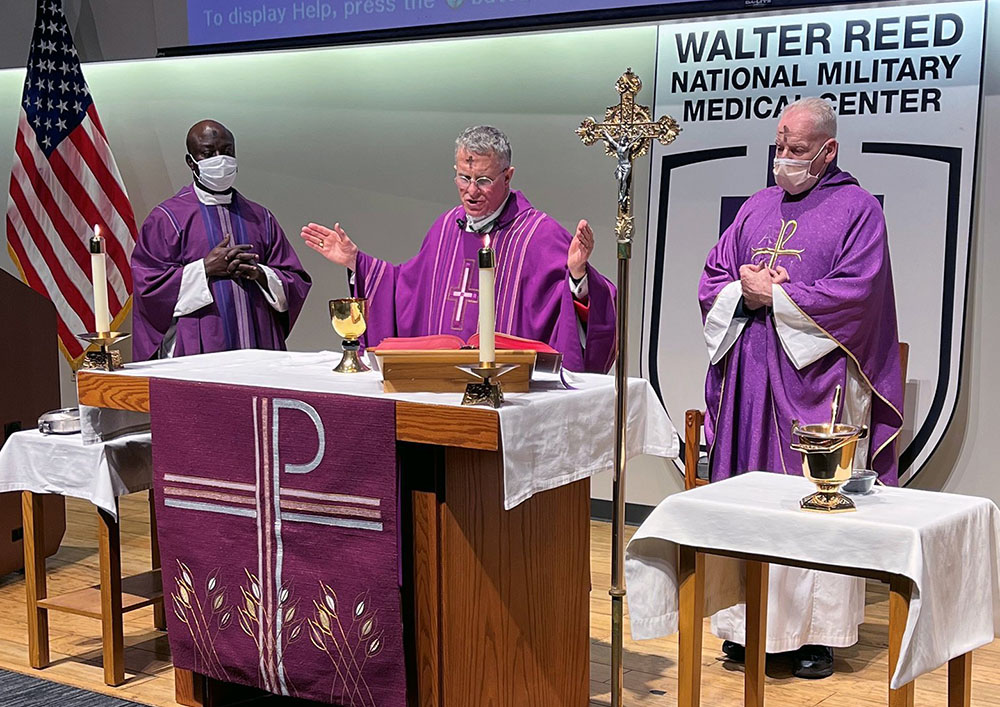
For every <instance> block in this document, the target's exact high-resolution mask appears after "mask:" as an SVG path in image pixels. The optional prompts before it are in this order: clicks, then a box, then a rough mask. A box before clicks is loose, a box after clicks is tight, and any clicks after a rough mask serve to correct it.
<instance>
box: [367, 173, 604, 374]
mask: <svg viewBox="0 0 1000 707" xmlns="http://www.w3.org/2000/svg"><path fill="white" fill-rule="evenodd" d="M465 219H466V214H465V209H464V208H462V207H461V206H457V207H455V208H454V209H451V210H450V211H447V212H445V213H443V214H442V215H441V216H439V217H438V219H437V220H436V221H435V222H434V225H433V226H431V229H430V230H429V231H428V232H427V236H426V237H425V238H424V242H423V244H422V245H421V247H420V252H419V253H417V255H416V256H415V257H413V258H412V259H410V260H409V261H407V262H405V263H403V264H402V265H393V264H391V263H388V262H386V261H384V260H379V259H378V258H373V257H372V256H370V255H368V254H366V253H361V252H359V253H358V264H357V272H356V273H355V282H354V288H353V289H354V293H355V296H358V297H367V298H368V309H369V318H368V331H367V333H366V334H365V344H366V345H367V346H375V345H377V344H378V343H379V342H380V341H382V339H384V338H386V337H388V336H426V335H431V334H454V335H456V336H459V337H461V338H462V339H464V340H467V339H468V338H469V337H470V336H472V335H473V334H474V333H476V331H477V328H478V320H479V304H478V301H479V266H478V260H477V256H476V254H477V252H478V250H479V249H480V248H482V247H483V241H484V236H483V235H480V234H476V233H469V232H467V231H465V230H464V228H462V227H461V226H459V225H458V222H459V221H460V220H461V221H462V222H463V223H464V221H465ZM488 236H489V239H490V245H491V246H492V247H493V248H494V249H495V251H496V286H495V291H496V330H497V331H498V332H502V333H505V334H512V335H514V336H520V337H523V338H527V339H534V340H536V341H544V342H545V343H547V344H549V345H550V346H552V347H553V348H555V349H556V350H558V351H560V352H561V353H562V354H563V364H564V365H565V366H566V368H568V369H570V370H573V371H593V372H599V373H605V372H606V371H607V370H608V369H609V368H610V367H611V365H612V363H613V362H614V356H615V288H614V285H612V284H611V282H610V281H609V280H608V279H607V278H605V277H604V276H603V275H601V274H600V273H599V272H597V270H596V269H594V268H593V267H591V266H590V265H589V264H588V265H587V280H588V286H589V289H590V311H589V316H588V321H587V325H586V346H581V344H580V334H579V330H578V328H577V327H578V323H577V314H576V309H575V307H574V305H573V295H572V294H571V293H570V286H569V270H568V268H567V267H566V255H567V253H568V251H569V244H570V241H571V240H572V236H571V235H570V234H569V233H567V232H566V229H564V228H563V227H562V226H560V225H559V224H558V223H557V222H556V221H555V220H554V219H552V218H551V217H550V216H548V215H547V214H545V213H544V212H542V211H538V210H537V209H534V208H533V207H532V206H531V204H530V203H529V202H528V200H527V199H526V198H525V197H524V195H523V194H521V192H517V191H515V192H512V193H511V196H510V198H508V200H507V204H506V206H505V207H504V209H503V211H502V212H501V214H500V216H499V218H497V220H496V223H495V226H494V228H493V230H492V231H491V232H490V233H489V234H488Z"/></svg>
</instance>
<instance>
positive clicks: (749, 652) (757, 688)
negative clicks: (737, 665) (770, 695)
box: [743, 560, 769, 707]
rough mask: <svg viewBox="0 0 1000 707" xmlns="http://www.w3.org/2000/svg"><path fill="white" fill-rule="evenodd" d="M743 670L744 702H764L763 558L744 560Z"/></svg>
mask: <svg viewBox="0 0 1000 707" xmlns="http://www.w3.org/2000/svg"><path fill="white" fill-rule="evenodd" d="M746 568H747V569H746V573H747V583H746V587H747V589H746V607H747V608H746V663H745V665H746V671H745V673H744V675H743V704H744V705H746V707H763V706H764V661H765V659H766V655H767V654H766V650H767V578H768V574H769V565H768V564H767V563H766V562H754V561H750V560H748V561H747V563H746Z"/></svg>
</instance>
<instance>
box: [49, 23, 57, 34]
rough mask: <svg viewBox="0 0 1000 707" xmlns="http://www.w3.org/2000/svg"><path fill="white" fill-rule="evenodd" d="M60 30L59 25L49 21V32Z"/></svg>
mask: <svg viewBox="0 0 1000 707" xmlns="http://www.w3.org/2000/svg"><path fill="white" fill-rule="evenodd" d="M58 30H59V25H57V24H56V23H55V22H49V32H51V33H52V34H55V33H56V32H57V31H58Z"/></svg>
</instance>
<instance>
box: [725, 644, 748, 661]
mask: <svg viewBox="0 0 1000 707" xmlns="http://www.w3.org/2000/svg"><path fill="white" fill-rule="evenodd" d="M722 652H723V653H725V654H726V657H727V658H729V660H731V661H733V662H734V663H742V662H744V661H746V658H747V651H746V648H744V647H743V646H741V645H740V644H739V643H734V642H733V641H723V642H722Z"/></svg>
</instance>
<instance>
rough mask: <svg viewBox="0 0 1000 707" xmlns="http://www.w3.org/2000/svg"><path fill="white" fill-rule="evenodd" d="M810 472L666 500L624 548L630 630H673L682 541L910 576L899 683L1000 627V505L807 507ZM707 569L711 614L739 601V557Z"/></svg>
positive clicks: (884, 498) (933, 500)
mask: <svg viewBox="0 0 1000 707" xmlns="http://www.w3.org/2000/svg"><path fill="white" fill-rule="evenodd" d="M815 489H816V487H815V486H814V485H813V484H812V483H811V482H809V481H807V480H806V479H803V478H802V477H795V476H784V475H781V474H770V473H765V472H754V473H751V474H743V475H740V476H735V477H732V478H730V479H727V480H725V481H719V482H715V483H712V484H708V485H707V486H701V487H699V488H696V489H693V490H691V491H686V492H684V493H679V494H676V495H674V496H670V497H668V498H666V499H665V500H664V501H663V502H662V503H660V505H659V506H657V507H656V509H655V510H654V511H653V512H652V514H650V516H649V517H648V518H647V519H646V521H645V522H644V523H643V524H642V526H641V527H640V528H639V530H638V531H637V532H636V534H635V536H634V537H633V538H632V541H631V542H630V543H629V545H628V547H627V548H626V559H625V576H626V582H627V587H628V602H629V616H630V618H631V624H632V637H633V638H635V639H644V638H656V637H658V636H665V635H669V634H672V633H674V632H675V631H677V624H678V605H677V602H678V593H677V590H678V587H677V562H678V558H677V546H678V545H686V546H692V547H700V548H704V549H706V550H728V551H732V552H742V553H748V554H755V555H765V556H769V557H776V558H777V557H780V558H786V559H791V560H798V561H801V562H812V563H822V564H827V565H837V566H841V567H852V568H857V569H868V570H878V571H882V572H890V573H893V574H899V575H904V576H905V577H908V578H909V579H910V580H912V582H913V585H914V591H913V593H912V596H911V598H910V610H909V615H908V617H907V622H906V629H905V632H904V634H903V642H902V647H901V652H900V658H899V663H898V665H897V666H896V672H895V673H894V674H893V676H892V679H891V683H890V684H891V685H892V687H893V688H894V689H898V688H900V687H902V686H903V685H905V684H907V683H908V682H910V681H911V680H913V679H914V678H916V677H918V676H919V675H922V674H924V673H926V672H929V671H931V670H934V669H936V668H938V667H940V666H941V665H943V664H944V663H946V662H947V661H949V660H951V659H952V658H955V657H958V656H960V655H962V654H963V653H967V652H968V651H971V650H973V649H975V648H978V647H980V646H984V645H987V644H989V643H990V642H992V641H993V638H994V636H997V635H1000V562H998V553H1000V510H998V509H997V506H996V504H994V503H993V502H992V501H991V500H989V499H986V498H979V497H976V496H960V495H957V494H949V493H938V492H933V491H919V490H915V489H899V488H890V487H886V486H879V487H876V490H875V491H873V492H872V493H871V494H869V495H867V496H853V497H852V498H853V499H854V502H855V504H857V507H858V510H857V512H855V513H837V514H830V515H826V514H822V513H807V512H804V511H801V510H800V509H799V505H798V503H799V499H800V498H802V497H803V496H805V495H807V494H808V493H810V492H812V491H815ZM707 559H709V560H710V562H709V563H707V564H706V568H705V612H706V614H711V613H715V612H716V611H718V610H720V609H724V608H727V607H729V606H733V605H734V604H737V603H740V602H742V601H744V598H743V596H742V586H741V582H742V580H741V574H742V568H741V564H742V563H741V562H739V561H736V560H730V559H726V558H717V557H716V558H713V557H712V556H711V555H708V556H707Z"/></svg>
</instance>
